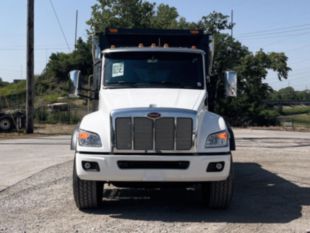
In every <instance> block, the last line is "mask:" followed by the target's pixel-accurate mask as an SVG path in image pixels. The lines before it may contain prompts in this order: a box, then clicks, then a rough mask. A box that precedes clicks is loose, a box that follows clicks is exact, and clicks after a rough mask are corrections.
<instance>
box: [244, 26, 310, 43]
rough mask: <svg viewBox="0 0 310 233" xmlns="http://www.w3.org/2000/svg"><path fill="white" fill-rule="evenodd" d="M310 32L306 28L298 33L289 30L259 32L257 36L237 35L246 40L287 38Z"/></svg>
mask: <svg viewBox="0 0 310 233" xmlns="http://www.w3.org/2000/svg"><path fill="white" fill-rule="evenodd" d="M309 33H310V28H309V29H307V30H306V31H300V32H299V33H293V31H291V32H286V33H285V34H280V33H273V34H267V35H264V34H261V35H257V36H248V37H239V38H240V39H246V40H253V39H254V40H256V39H263V40H264V39H272V38H279V37H280V38H283V37H285V38H287V37H292V36H303V35H308V34H309Z"/></svg>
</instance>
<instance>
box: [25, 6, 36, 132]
mask: <svg viewBox="0 0 310 233" xmlns="http://www.w3.org/2000/svg"><path fill="white" fill-rule="evenodd" d="M27 1H28V4H27V86H26V133H27V134H32V133H33V115H34V114H33V113H34V109H33V94H34V93H33V86H34V83H33V76H34V53H33V48H34V0H27Z"/></svg>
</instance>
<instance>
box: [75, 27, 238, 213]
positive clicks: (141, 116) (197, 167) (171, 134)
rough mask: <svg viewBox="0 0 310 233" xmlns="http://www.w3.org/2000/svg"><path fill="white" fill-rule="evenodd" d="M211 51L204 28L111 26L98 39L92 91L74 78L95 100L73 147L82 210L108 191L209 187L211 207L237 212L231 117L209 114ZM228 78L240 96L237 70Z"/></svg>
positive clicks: (85, 94) (207, 197)
mask: <svg viewBox="0 0 310 233" xmlns="http://www.w3.org/2000/svg"><path fill="white" fill-rule="evenodd" d="M212 44H213V42H212V37H211V36H210V35H208V34H205V33H204V32H203V31H201V30H156V29H119V28H107V29H106V31H105V32H104V33H99V34H97V35H96V36H94V39H93V60H94V73H93V77H92V78H91V79H92V83H93V85H92V88H90V89H89V90H87V89H85V88H83V87H82V85H81V83H83V82H82V76H81V75H80V72H79V71H77V70H75V71H72V72H70V80H71V81H72V84H73V87H74V88H75V89H74V94H75V95H78V96H82V97H87V98H91V99H92V100H93V103H95V104H94V108H95V109H94V111H93V112H92V113H90V114H88V115H86V116H85V117H84V118H83V119H82V121H81V122H80V124H79V125H78V127H77V128H76V130H75V131H74V133H73V136H72V142H71V148H72V149H73V150H75V152H74V153H75V156H74V168H73V193H74V199H75V203H76V205H77V207H78V208H79V209H87V208H95V207H97V206H98V205H99V204H100V202H101V201H102V195H103V188H104V184H113V185H114V186H116V187H162V186H164V185H168V186H169V187H173V186H174V185H184V187H190V186H195V187H201V188H198V190H201V192H202V195H203V200H205V202H206V204H207V205H208V206H209V207H211V208H227V207H228V206H229V204H230V202H231V198H232V189H233V168H232V167H233V166H232V165H233V164H232V154H231V151H232V150H234V149H235V142H234V137H233V133H232V130H231V129H230V127H229V126H228V124H227V123H226V122H225V120H224V119H223V117H221V116H219V115H217V114H215V113H212V112H210V111H208V92H207V85H209V82H208V80H209V70H210V68H211V64H212V54H213V51H212V49H213V48H212ZM225 77H226V79H227V81H228V82H226V83H227V87H226V92H227V94H228V95H230V96H235V94H236V85H235V84H236V74H235V72H232V71H228V72H226V76H225ZM88 81H89V80H88ZM84 83H87V81H85V82H84ZM89 93H90V94H89Z"/></svg>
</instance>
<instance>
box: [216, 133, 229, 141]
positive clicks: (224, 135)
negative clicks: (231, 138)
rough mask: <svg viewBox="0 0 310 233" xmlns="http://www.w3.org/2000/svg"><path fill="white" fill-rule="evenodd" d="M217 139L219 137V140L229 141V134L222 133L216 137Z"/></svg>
mask: <svg viewBox="0 0 310 233" xmlns="http://www.w3.org/2000/svg"><path fill="white" fill-rule="evenodd" d="M216 137H217V138H218V139H222V140H227V139H228V134H227V132H222V133H218V134H217V135H216Z"/></svg>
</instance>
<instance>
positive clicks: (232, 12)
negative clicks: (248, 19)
mask: <svg viewBox="0 0 310 233" xmlns="http://www.w3.org/2000/svg"><path fill="white" fill-rule="evenodd" d="M230 20H231V22H230V23H231V31H230V33H231V37H233V36H234V10H231V14H230Z"/></svg>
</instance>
